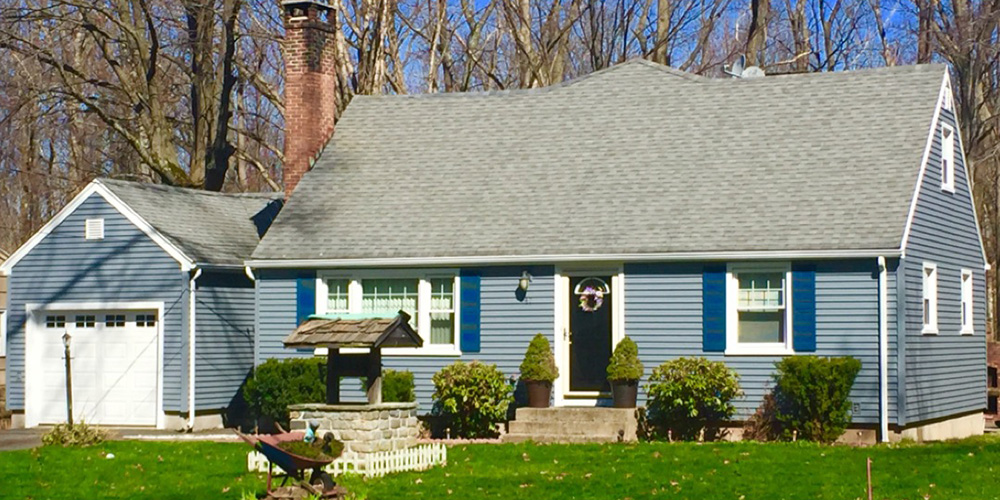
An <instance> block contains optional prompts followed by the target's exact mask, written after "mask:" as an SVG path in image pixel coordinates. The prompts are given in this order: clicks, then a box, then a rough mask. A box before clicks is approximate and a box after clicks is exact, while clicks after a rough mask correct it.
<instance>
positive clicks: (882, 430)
mask: <svg viewBox="0 0 1000 500" xmlns="http://www.w3.org/2000/svg"><path fill="white" fill-rule="evenodd" d="M887 267H888V266H886V263H885V257H879V258H878V406H879V409H878V424H879V440H880V441H882V442H883V443H888V442H889V291H888V290H889V280H888V278H889V271H888V269H887Z"/></svg>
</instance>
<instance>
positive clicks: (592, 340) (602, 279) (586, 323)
mask: <svg viewBox="0 0 1000 500" xmlns="http://www.w3.org/2000/svg"><path fill="white" fill-rule="evenodd" d="M602 284H603V288H605V290H604V291H606V292H610V291H611V276H572V277H570V278H569V290H568V291H569V294H570V297H569V390H570V392H608V391H609V390H610V388H609V386H608V380H607V376H608V375H607V369H608V360H609V359H610V358H611V329H612V322H611V321H612V318H613V315H612V310H611V302H612V301H611V296H610V293H604V294H603V296H601V297H599V298H598V297H595V296H594V295H590V296H585V295H586V293H587V291H588V290H593V289H597V288H600V287H601V285H602ZM581 292H582V293H581ZM584 302H586V303H584Z"/></svg>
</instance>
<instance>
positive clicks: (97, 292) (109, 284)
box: [7, 195, 187, 411]
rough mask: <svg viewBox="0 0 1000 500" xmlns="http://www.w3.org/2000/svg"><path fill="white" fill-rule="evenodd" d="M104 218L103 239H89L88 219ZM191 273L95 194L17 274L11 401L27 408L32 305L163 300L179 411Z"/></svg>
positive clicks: (167, 386) (13, 279)
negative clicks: (26, 366) (27, 340)
mask: <svg viewBox="0 0 1000 500" xmlns="http://www.w3.org/2000/svg"><path fill="white" fill-rule="evenodd" d="M101 217H103V218H104V228H105V237H104V239H103V240H85V239H84V238H83V226H84V220H85V219H88V218H101ZM186 287H187V276H186V274H185V273H183V272H181V270H180V267H179V265H178V263H177V261H175V260H174V259H173V258H171V257H170V256H169V255H167V254H166V252H164V251H163V249H161V248H160V247H158V246H157V245H156V244H155V243H154V242H153V241H151V240H150V239H149V238H148V237H146V235H145V234H143V233H142V232H141V231H139V230H138V229H137V228H136V227H135V226H134V225H132V223H131V222H129V221H128V219H126V218H125V217H124V216H122V215H121V214H120V213H118V211H116V210H115V209H114V208H113V207H111V205H109V204H108V203H107V202H106V201H104V199H103V198H101V197H100V196H99V195H92V196H91V197H90V198H89V199H87V200H86V201H84V202H83V204H81V205H80V206H79V207H78V208H77V209H76V211H75V212H74V213H73V214H71V215H70V216H69V217H68V218H67V219H66V220H64V221H63V222H62V223H61V224H59V226H57V227H56V228H55V229H54V230H53V231H52V233H50V234H49V235H48V236H47V237H46V238H45V239H44V240H43V241H42V242H41V243H39V244H38V246H36V247H35V248H34V249H32V251H31V252H30V253H29V255H27V256H26V257H24V259H22V260H21V261H20V262H18V264H17V265H16V266H14V269H13V270H12V272H11V276H10V312H9V313H8V316H9V321H8V351H7V354H8V356H7V370H8V371H7V384H8V385H7V406H8V407H9V408H10V409H13V410H23V409H24V324H25V309H24V306H25V304H26V303H37V304H45V303H50V302H110V301H157V302H159V301H162V302H163V303H164V317H163V318H162V324H163V329H164V341H163V344H164V354H163V362H164V384H163V393H164V394H163V404H164V409H165V410H167V411H177V410H180V409H181V407H182V405H183V402H182V399H184V398H182V397H181V394H182V391H183V388H184V387H185V382H184V381H185V380H186V376H185V375H184V374H185V373H186V369H185V366H186V350H185V344H186V340H185V339H186V336H184V335H182V333H181V332H183V331H186V329H185V326H184V325H186V314H185V312H184V311H185V310H186V309H187V307H186V304H187V291H186Z"/></svg>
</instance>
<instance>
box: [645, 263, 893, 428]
mask: <svg viewBox="0 0 1000 500" xmlns="http://www.w3.org/2000/svg"><path fill="white" fill-rule="evenodd" d="M875 267H876V266H875V261H874V259H871V260H870V261H851V262H819V263H816V352H815V354H816V355H819V356H853V357H855V358H858V359H859V360H861V362H862V370H861V373H860V374H859V375H858V378H857V380H856V382H855V384H854V390H853V391H852V393H851V400H852V401H853V402H854V403H855V404H856V405H858V406H859V411H858V412H857V413H855V416H854V421H855V423H862V424H874V423H877V422H878V409H879V408H878V279H877V274H876V272H875ZM702 270H703V266H702V265H700V264H643V265H629V266H626V268H625V275H626V276H625V293H626V306H625V332H626V334H627V335H629V336H630V337H632V339H634V340H635V341H636V343H637V344H638V345H639V354H640V357H641V358H642V362H643V364H644V365H645V366H646V377H648V376H649V374H650V372H652V369H653V368H654V367H656V366H658V365H659V364H661V363H663V362H665V361H667V360H670V359H674V358H677V357H681V356H688V357H691V356H705V357H707V358H709V359H713V360H722V361H725V362H726V363H727V364H728V365H729V366H731V367H732V368H734V369H736V370H737V372H738V373H739V374H740V377H741V385H742V387H743V390H744V392H745V393H746V396H745V397H744V398H743V399H741V400H740V401H738V402H737V407H738V410H739V414H738V417H737V418H746V417H748V416H749V415H751V414H752V413H753V412H754V410H756V408H757V406H759V405H760V402H761V401H762V399H763V396H764V394H765V393H766V392H767V391H769V390H770V388H771V387H772V386H773V382H772V378H771V377H772V374H773V373H774V363H775V361H778V359H779V358H778V357H774V356H725V355H723V354H722V353H713V352H705V351H704V350H703V349H702V344H701V339H702V303H701V297H702ZM889 285H890V290H891V289H892V288H891V287H892V286H893V282H892V281H891V280H890V283H889ZM890 307H891V304H890ZM892 317H894V316H893V315H890V319H891V318H892ZM890 324H891V321H890ZM894 330H895V329H894V328H893V329H892V331H894ZM892 331H890V337H891V335H892ZM890 347H892V346H890ZM890 368H892V369H893V370H891V372H890V376H892V375H894V368H893V367H892V366H891V365H890ZM640 397H641V398H642V399H645V394H644V391H643V393H642V394H640ZM894 405H895V396H894V391H892V390H890V411H892V409H893V408H894Z"/></svg>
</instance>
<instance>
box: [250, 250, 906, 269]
mask: <svg viewBox="0 0 1000 500" xmlns="http://www.w3.org/2000/svg"><path fill="white" fill-rule="evenodd" d="M901 254H902V251H901V250H900V249H898V248H891V249H868V250H865V249H862V250H782V251H759V252H758V251H749V252H676V253H617V254H597V253H594V254H563V255H483V256H452V257H386V258H357V259H349V258H348V259H256V260H247V261H246V262H245V263H244V264H245V265H246V266H247V267H252V268H255V269H268V268H271V269H281V268H309V267H380V266H455V265H488V264H566V263H573V262H601V261H604V262H678V261H693V260H702V261H704V260H710V261H729V260H789V259H862V258H864V259H870V258H872V257H899V256H900V255H901Z"/></svg>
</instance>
